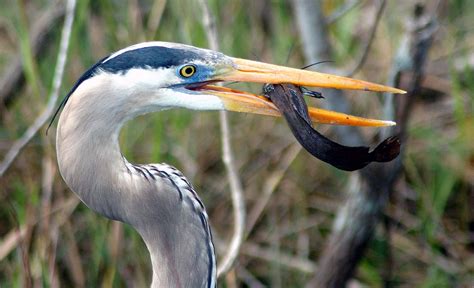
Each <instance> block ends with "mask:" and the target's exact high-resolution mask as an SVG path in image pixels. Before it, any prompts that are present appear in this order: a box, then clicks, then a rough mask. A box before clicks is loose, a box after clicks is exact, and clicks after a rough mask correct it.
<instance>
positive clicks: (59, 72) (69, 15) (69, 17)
mask: <svg viewBox="0 0 474 288" xmlns="http://www.w3.org/2000/svg"><path fill="white" fill-rule="evenodd" d="M75 7H76V0H68V2H67V7H66V18H65V20H64V26H63V30H62V34H61V43H60V47H59V54H58V59H57V62H56V68H55V71H54V78H53V89H52V92H51V95H50V97H49V101H48V104H47V105H46V109H45V110H44V111H43V113H41V115H40V116H39V117H38V118H36V120H35V122H34V123H33V125H31V126H30V127H29V128H28V130H26V132H25V134H23V136H22V137H21V138H20V139H18V140H17V141H15V143H13V146H12V147H11V148H10V150H9V151H8V153H7V154H6V156H5V158H4V159H3V162H2V163H1V164H0V177H1V176H3V174H4V173H5V171H6V170H7V169H8V168H9V167H10V165H11V164H12V162H13V160H15V158H16V156H18V154H19V153H20V151H21V150H22V149H23V148H24V147H25V146H26V144H28V142H30V140H31V139H32V138H33V137H34V136H35V135H36V133H38V130H39V129H40V128H41V127H42V126H43V125H44V124H45V123H46V121H47V120H48V119H49V118H50V117H51V114H52V113H53V111H54V107H55V106H56V100H57V99H58V95H59V88H60V87H61V84H62V79H63V74H64V67H65V65H66V58H67V50H68V47H69V40H70V38H71V30H72V24H73V22H74V11H75Z"/></svg>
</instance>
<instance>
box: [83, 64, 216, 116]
mask: <svg viewBox="0 0 474 288" xmlns="http://www.w3.org/2000/svg"><path fill="white" fill-rule="evenodd" d="M92 79H94V80H97V81H98V82H100V83H109V84H111V85H110V86H109V87H108V88H107V89H106V90H107V93H101V94H102V97H113V98H114V99H110V100H108V101H114V102H115V103H117V104H118V105H117V106H118V107H122V108H123V109H126V111H130V113H131V114H133V115H136V114H143V113H148V112H153V111H157V110H165V109H172V108H186V109H192V110H224V103H223V102H222V100H221V99H220V98H219V97H217V96H214V95H209V94H201V92H197V91H190V90H187V89H186V88H184V87H176V88H173V86H175V85H179V84H182V83H183V82H184V81H183V79H182V78H181V77H179V76H177V75H176V71H175V69H173V68H168V69H167V68H161V69H141V68H136V69H130V70H129V71H127V72H126V73H125V74H114V73H108V72H106V71H101V72H100V73H98V74H97V75H95V76H94V77H93V78H92ZM94 82H95V81H94Z"/></svg>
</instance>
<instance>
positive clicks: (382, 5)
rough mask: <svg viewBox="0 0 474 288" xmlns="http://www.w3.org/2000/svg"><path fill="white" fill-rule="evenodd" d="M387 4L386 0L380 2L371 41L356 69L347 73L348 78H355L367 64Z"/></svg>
mask: <svg viewBox="0 0 474 288" xmlns="http://www.w3.org/2000/svg"><path fill="white" fill-rule="evenodd" d="M386 3H387V1H386V0H380V4H379V7H378V9H377V14H376V15H375V20H374V24H373V25H372V30H371V31H370V36H369V39H368V40H367V42H366V44H365V47H364V50H363V51H364V52H363V53H362V56H361V57H360V59H359V61H357V63H356V64H355V66H354V68H352V69H351V70H350V72H349V73H347V77H352V76H354V74H355V73H357V71H359V69H360V68H362V66H363V65H364V64H365V61H366V60H367V56H368V55H369V51H370V47H371V46H372V42H374V38H375V32H377V27H379V23H380V19H382V14H383V10H384V8H385V4H386Z"/></svg>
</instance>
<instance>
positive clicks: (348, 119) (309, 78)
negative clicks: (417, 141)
mask: <svg viewBox="0 0 474 288" xmlns="http://www.w3.org/2000/svg"><path fill="white" fill-rule="evenodd" d="M231 60H232V61H233V67H232V68H231V69H228V68H226V69H225V70H224V71H223V72H222V73H219V75H218V76H216V79H215V80H218V81H238V82H253V83H271V84H281V83H291V84H295V85H298V86H309V87H320V88H335V89H352V90H364V91H376V92H390V93H400V94H404V93H405V91H403V90H400V89H397V88H392V87H388V86H384V85H379V84H375V83H370V82H366V81H361V80H356V79H351V78H346V77H341V76H336V75H331V74H324V73H319V72H314V71H308V70H300V69H294V68H288V67H284V66H278V65H273V64H267V63H262V62H258V61H251V60H245V59H239V58H231ZM199 90H206V92H207V93H210V94H213V95H216V96H218V97H219V98H221V99H222V101H223V103H224V106H225V108H226V110H230V111H237V112H247V113H254V114H262V115H269V116H281V114H280V111H279V110H278V108H277V107H276V106H275V105H274V104H273V103H272V102H271V101H270V100H269V99H267V98H266V97H264V96H259V95H255V94H251V93H248V92H243V91H239V90H235V89H231V88H227V87H220V86H214V85H204V86H202V87H200V88H199ZM309 114H310V117H311V119H312V120H313V121H314V122H317V123H325V124H336V125H351V126H392V125H395V122H393V121H383V120H375V119H366V118H361V117H356V116H351V115H347V114H343V113H338V112H334V111H328V110H323V109H318V108H314V107H309Z"/></svg>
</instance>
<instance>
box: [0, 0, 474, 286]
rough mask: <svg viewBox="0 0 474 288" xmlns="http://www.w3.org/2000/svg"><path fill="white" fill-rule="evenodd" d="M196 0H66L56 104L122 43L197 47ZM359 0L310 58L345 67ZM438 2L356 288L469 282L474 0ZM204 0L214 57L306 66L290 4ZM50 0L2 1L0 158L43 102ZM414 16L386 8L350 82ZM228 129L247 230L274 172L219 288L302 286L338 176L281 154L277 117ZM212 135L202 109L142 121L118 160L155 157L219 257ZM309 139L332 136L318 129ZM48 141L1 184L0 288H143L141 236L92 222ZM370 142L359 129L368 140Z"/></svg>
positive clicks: (225, 199) (146, 269)
mask: <svg viewBox="0 0 474 288" xmlns="http://www.w3.org/2000/svg"><path fill="white" fill-rule="evenodd" d="M197 2H198V1H193V0H173V1H164V0H161V1H160V0H157V1H151V0H148V1H145V0H135V1H87V0H84V1H78V6H77V10H76V17H77V18H76V21H75V24H74V28H73V35H72V39H71V41H72V42H71V47H70V51H69V57H68V64H67V68H66V74H65V79H64V82H63V85H62V95H65V94H66V93H67V91H68V90H69V89H70V88H71V87H72V85H73V84H74V82H75V80H76V79H77V78H78V77H79V76H80V75H81V73H82V72H83V71H85V69H87V68H88V67H89V66H90V65H92V64H94V63H95V61H96V60H98V59H100V58H102V57H103V56H105V55H107V54H108V53H111V52H113V51H115V50H118V49H120V48H122V47H125V46H128V45H130V44H133V43H137V42H142V41H148V40H161V41H172V42H182V43H187V44H192V45H195V46H201V47H206V46H207V42H206V34H205V30H204V28H203V26H202V19H201V18H202V16H201V15H202V13H201V9H200V7H199V5H198V3H197ZM346 2H351V1H342V0H340V1H324V6H323V7H324V11H323V12H324V14H325V15H327V16H328V15H331V14H332V13H334V12H335V11H337V10H338V9H340V7H342V6H343V5H345V4H346ZM360 2H362V3H360V4H359V5H355V6H354V8H353V9H351V10H350V11H349V12H348V13H347V14H345V15H343V16H341V17H339V18H338V19H336V20H335V21H334V22H332V24H331V25H330V27H329V28H330V37H331V41H332V42H333V47H335V50H336V51H335V53H334V55H335V56H334V57H335V59H321V60H334V61H336V63H337V66H339V67H341V69H344V68H347V67H350V66H351V64H353V63H354V61H355V59H356V58H357V55H359V54H360V50H361V48H362V47H363V46H364V45H363V44H364V41H365V40H366V39H367V34H368V31H369V30H370V25H371V24H372V17H368V16H367V15H372V14H373V12H374V9H375V6H376V5H375V4H376V2H377V1H360ZM422 2H425V3H426V4H427V5H431V4H433V3H431V2H437V1H422ZM440 2H441V3H442V4H441V5H442V7H443V8H442V9H443V12H442V13H441V15H440V18H439V22H440V23H439V24H440V29H439V31H438V33H437V36H436V39H435V43H434V44H433V48H432V49H431V52H430V55H429V60H428V66H427V68H426V71H425V72H426V75H428V76H429V77H428V76H427V77H426V78H425V80H424V84H423V86H424V87H425V88H426V89H424V90H423V92H424V93H423V95H420V97H419V100H417V101H416V103H415V105H416V106H415V110H414V111H415V112H414V113H413V115H412V118H411V124H410V129H409V132H410V138H409V140H408V142H407V143H405V144H406V145H405V148H406V154H405V157H406V158H405V166H404V167H405V168H404V171H403V177H402V179H401V180H400V181H399V182H398V184H397V186H396V189H395V191H394V193H393V197H392V199H391V201H390V205H389V206H388V207H387V209H386V210H385V215H384V218H385V221H384V222H385V223H390V229H389V230H387V229H385V228H384V227H385V226H383V225H380V227H379V228H380V229H378V230H377V233H376V236H375V239H373V241H372V242H371V245H370V247H369V249H368V252H367V253H366V256H365V258H364V259H363V261H362V263H361V265H360V266H359V269H358V270H357V273H356V275H355V278H356V279H357V281H358V282H359V283H362V284H366V285H368V286H370V287H380V286H382V285H383V284H384V282H385V283H391V284H392V285H393V286H395V287H399V286H401V287H413V286H421V287H455V286H461V287H462V286H465V287H468V286H470V285H474V279H473V276H472V275H473V273H474V257H473V256H474V239H473V236H472V235H474V234H473V233H474V118H473V110H474V101H473V95H474V84H473V83H474V45H473V43H474V31H473V29H472V28H473V27H474V20H473V19H474V2H473V1H468V0H456V1H440ZM210 3H211V9H212V11H213V13H214V14H215V17H216V20H217V27H218V33H219V41H220V46H221V50H222V52H224V53H226V54H228V55H233V56H238V57H243V58H250V59H259V60H262V61H266V62H271V63H277V64H285V65H288V66H294V67H302V66H304V65H305V64H308V63H304V60H303V58H304V57H303V55H302V51H301V50H302V47H301V46H302V45H301V40H300V38H299V36H298V31H297V29H296V24H295V15H294V13H293V11H292V5H291V2H290V1H284V0H271V1H270V0H265V1H252V0H242V1H218V0H212V1H210ZM53 5H58V4H57V3H56V1H25V0H23V1H22V0H18V1H13V0H10V1H6V3H5V2H3V3H2V5H1V6H2V8H1V9H0V75H1V76H3V75H4V72H5V71H7V67H8V66H9V65H10V63H11V62H10V61H11V60H12V59H14V57H16V56H17V55H21V57H22V60H23V63H24V71H25V75H26V77H25V78H26V79H25V81H24V83H23V84H22V85H20V86H18V87H17V89H16V90H15V91H14V93H13V95H12V96H11V100H10V101H9V102H8V103H3V102H1V103H0V124H1V126H0V159H3V155H4V154H5V153H6V151H7V150H8V148H9V147H10V146H11V144H12V143H13V141H14V140H15V139H17V138H18V137H20V135H22V133H23V132H24V131H25V130H26V129H27V127H28V126H29V125H30V124H31V123H32V122H33V121H34V119H35V117H36V116H37V115H38V114H39V113H40V112H41V110H42V108H43V107H44V105H45V103H46V101H47V99H46V97H47V96H46V95H49V94H48V91H49V90H50V89H51V80H52V77H53V67H54V65H55V61H56V56H57V51H58V46H59V45H58V43H59V38H60V32H61V27H62V18H59V19H58V20H57V21H55V22H54V24H53V28H52V31H51V32H50V33H49V35H48V36H47V38H46V41H45V42H44V43H42V44H41V45H42V46H43V49H41V51H40V53H39V54H38V56H36V57H35V56H34V55H33V53H32V51H31V49H32V46H31V45H32V44H31V43H29V41H28V37H29V35H30V33H31V31H32V30H33V28H34V25H35V23H37V22H36V21H37V20H38V19H39V18H40V15H42V14H43V13H46V11H47V10H48V9H52V7H54V6H53ZM162 5H165V6H164V10H163V11H162V12H163V13H160V9H161V7H163V6H162ZM412 10H413V3H412V1H388V4H387V7H386V10H385V12H384V14H383V19H382V21H381V23H380V26H379V27H378V32H377V34H376V37H375V40H374V43H373V46H372V49H371V51H370V55H369V58H368V60H367V63H366V64H365V65H364V67H363V69H362V70H361V71H360V72H359V73H358V74H357V75H356V76H357V77H358V78H362V79H370V80H373V81H375V82H384V81H385V80H386V78H387V75H388V71H389V70H390V66H391V65H392V62H393V58H394V53H395V51H396V50H397V47H398V45H399V44H400V41H402V36H403V33H404V29H405V28H404V25H405V24H406V21H407V19H409V17H410V15H411V13H412V12H411V11H412ZM241 88H244V89H250V90H252V91H254V92H256V91H259V89H261V87H259V86H252V87H241ZM0 89H3V87H0ZM354 94H355V93H354ZM357 94H359V95H357V98H356V97H351V98H350V99H351V103H352V104H353V107H354V114H359V115H364V116H372V117H377V116H380V115H381V114H382V112H381V111H382V109H381V102H380V100H379V99H378V98H377V96H376V95H375V94H371V95H366V93H357ZM397 97H403V96H397ZM318 101H319V102H320V101H324V100H318ZM318 101H316V102H313V103H314V104H316V105H318ZM230 121H231V127H232V143H233V147H234V151H235V155H236V159H237V165H238V169H239V172H240V176H241V179H242V181H243V185H244V188H245V198H246V204H247V206H248V218H249V220H252V221H253V220H255V219H253V218H252V217H254V215H253V214H252V212H253V208H254V207H256V203H258V202H259V201H261V197H262V193H263V191H265V190H266V189H271V188H269V187H271V185H272V181H275V179H276V178H277V179H278V173H282V172H283V174H282V178H281V179H279V180H278V181H277V185H276V187H275V191H274V193H273V196H272V198H271V199H270V201H269V203H268V205H267V206H266V208H265V210H264V212H263V214H262V215H261V217H260V218H259V219H258V220H256V221H257V222H256V225H255V227H254V228H253V230H252V231H251V232H250V234H249V237H248V240H247V241H246V244H244V246H243V249H242V252H241V256H240V257H239V259H238V263H237V265H236V268H235V270H234V271H233V272H232V273H233V274H232V275H233V276H232V277H227V278H226V279H222V280H221V283H220V285H221V286H222V287H227V286H230V287H232V282H233V281H236V283H238V285H239V286H241V285H242V286H243V285H250V286H251V284H252V283H254V284H255V283H261V284H263V285H266V286H271V287H301V286H302V285H304V283H306V282H307V281H308V280H309V279H310V277H311V273H309V272H311V271H308V270H311V268H312V267H313V266H314V265H315V264H317V260H318V256H319V255H320V253H321V251H322V249H324V243H325V240H326V239H327V237H326V236H327V235H328V234H329V233H330V231H331V227H332V226H331V225H332V220H333V216H334V214H335V212H336V211H337V208H338V207H340V205H341V202H342V201H343V199H344V193H343V191H345V190H346V189H345V187H346V186H347V185H348V182H349V178H350V174H349V173H345V172H341V171H337V170H335V169H333V168H331V167H329V166H328V165H325V164H323V163H321V162H319V161H317V160H315V159H313V158H311V157H310V156H309V154H307V153H306V152H305V151H300V152H298V154H297V156H296V157H294V159H292V155H293V154H294V153H295V151H296V150H297V149H298V148H296V147H298V144H296V143H295V140H294V138H293V136H292V134H291V133H290V131H289V129H288V127H287V126H286V125H285V123H284V121H282V120H277V119H274V118H264V117H258V116H253V115H243V114H232V115H230ZM218 125H219V122H218V117H217V115H216V113H211V112H202V113H194V112H190V111H184V110H183V111H167V112H163V113H156V114H152V115H147V116H144V117H140V118H138V119H136V120H134V121H132V122H130V123H128V124H127V125H126V127H125V128H124V129H123V131H122V133H121V147H122V150H123V153H124V155H125V156H126V157H127V158H128V159H129V160H130V161H132V162H137V163H153V162H167V163H170V164H172V165H174V166H176V167H178V168H179V169H180V170H181V171H183V173H184V174H185V175H187V177H188V178H189V179H190V181H191V182H192V183H193V185H194V186H195V188H196V190H197V191H198V192H199V194H200V196H201V198H202V199H203V202H204V203H205V204H206V206H207V209H208V212H209V215H210V218H211V223H212V226H213V229H214V230H213V231H214V235H215V238H216V242H217V243H218V244H219V245H217V246H222V245H220V244H225V240H226V239H228V238H229V237H230V234H231V231H232V229H231V228H232V224H231V223H232V215H231V213H229V211H230V210H231V205H230V199H229V198H230V197H229V193H228V189H229V188H228V182H227V178H226V176H225V172H224V168H223V164H222V162H221V159H220V136H219V127H218ZM321 129H322V130H323V131H326V133H327V134H329V135H331V134H330V129H327V128H326V127H324V128H321ZM54 132H55V131H54V128H53V129H52V130H51V131H50V133H49V134H48V135H45V130H44V129H43V130H42V131H41V133H40V134H39V135H37V136H36V137H35V138H34V139H33V141H32V142H31V143H30V144H29V145H28V146H27V148H26V149H25V150H24V151H23V152H22V153H21V155H20V156H19V157H18V159H16V161H15V162H14V165H13V166H12V167H11V168H10V169H9V170H8V172H7V173H6V175H5V176H4V177H3V178H1V179H0V287H20V286H25V285H26V283H27V282H28V281H31V283H34V285H35V286H45V287H50V286H55V285H59V286H64V287H68V286H81V285H83V286H87V287H91V286H98V285H99V284H102V285H105V286H106V287H109V286H111V285H113V286H114V287H116V286H117V287H122V286H135V287H145V286H147V285H149V282H150V279H151V274H150V263H149V259H148V252H147V251H146V248H145V245H144V244H143V242H142V241H141V239H140V238H139V236H138V235H137V234H136V233H135V232H134V231H133V230H132V229H130V228H129V227H128V226H126V225H121V224H118V223H113V222H111V221H108V220H106V219H104V218H102V217H100V216H98V215H96V214H95V213H93V212H92V211H90V210H89V209H88V208H87V207H86V206H85V205H83V204H82V203H79V202H78V201H77V199H76V197H75V195H74V194H73V193H72V192H71V191H70V190H69V189H68V188H67V187H66V185H65V184H64V182H63V181H62V179H61V177H60V175H59V174H58V171H57V167H56V164H55V163H56V160H55V153H54V136H55V133H54ZM377 132H378V130H376V129H366V130H364V133H365V134H366V135H367V136H370V137H372V136H373V135H375V134H376V133H377ZM368 138H369V137H368ZM288 158H289V159H290V160H288ZM51 173H52V175H53V177H54V182H53V183H52V184H51V185H48V183H47V181H45V179H48V177H49V175H51ZM20 234H21V237H19V236H18V235H20ZM388 271H390V273H389V272H388ZM387 275H389V276H387ZM234 276H235V277H234ZM471 287H472V286H471Z"/></svg>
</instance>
